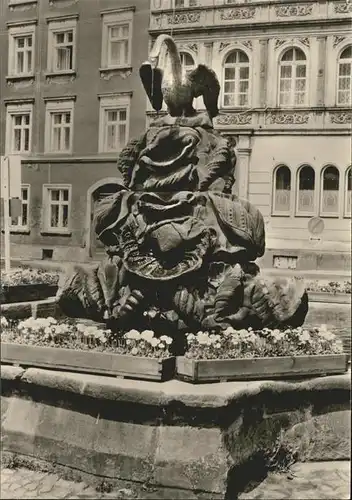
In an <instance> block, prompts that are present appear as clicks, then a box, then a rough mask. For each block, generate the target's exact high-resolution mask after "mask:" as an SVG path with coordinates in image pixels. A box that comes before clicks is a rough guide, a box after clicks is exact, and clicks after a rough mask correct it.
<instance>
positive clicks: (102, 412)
mask: <svg viewBox="0 0 352 500" xmlns="http://www.w3.org/2000/svg"><path fill="white" fill-rule="evenodd" d="M349 384H350V376H349V374H346V375H339V376H330V377H321V378H314V379H309V380H305V381H303V382H302V381H301V382H298V381H291V382H287V381H260V382H259V381H254V382H227V383H218V384H204V385H196V386H194V385H191V384H187V383H185V382H180V381H177V380H173V381H170V382H165V383H154V382H138V384H136V382H135V381H132V380H123V379H113V378H110V377H97V376H90V375H81V374H71V373H60V372H54V371H50V370H39V369H38V370H37V369H34V368H32V369H28V370H26V371H25V372H24V373H23V375H22V378H21V379H20V380H19V381H17V383H16V387H15V391H13V392H12V393H11V386H10V388H8V389H7V393H6V397H5V396H4V397H3V400H4V402H5V405H4V410H3V417H2V439H3V450H4V451H5V452H14V453H24V454H26V455H27V456H30V457H34V458H38V459H42V460H46V461H47V462H52V463H53V462H59V463H60V464H62V465H65V466H67V467H70V468H73V469H75V470H76V471H77V470H78V471H79V470H80V471H83V472H85V473H89V474H96V475H98V476H100V477H105V478H108V479H109V480H114V481H117V480H119V481H130V482H132V483H133V484H135V483H146V484H148V485H150V487H151V488H156V489H157V491H166V489H167V488H171V489H175V491H176V490H177V491H178V490H180V489H181V490H183V491H186V492H193V493H192V494H193V498H201V497H200V496H199V495H198V492H200V491H201V492H203V493H204V494H208V495H210V498H217V497H219V498H224V496H225V495H230V497H229V498H232V497H231V494H234V491H235V490H236V481H237V480H238V479H236V477H237V476H236V474H235V472H236V470H237V469H236V468H237V467H238V466H240V465H241V464H243V463H245V462H246V461H247V460H250V459H251V457H252V456H255V455H256V453H257V452H260V451H261V450H262V449H265V448H268V447H270V446H272V445H273V443H274V442H275V440H276V438H277V436H278V435H279V434H280V433H281V432H282V430H283V429H290V428H291V427H292V426H294V425H295V424H297V423H299V422H302V421H304V420H308V419H311V418H312V416H313V415H314V413H315V412H316V413H322V412H324V411H328V410H329V409H330V408H331V407H335V406H336V405H337V406H338V405H342V406H343V405H344V406H345V407H348V405H349V397H350V391H349ZM45 484H46V483H45ZM43 488H44V489H48V488H49V486H48V485H46V486H45V485H43ZM51 493H52V492H50V494H51ZM43 494H47V493H45V492H43ZM163 494H164V493H163ZM160 495H161V496H160V497H153V496H152V497H151V498H168V497H167V496H166V497H165V496H162V494H161V493H160ZM194 495H195V496H194ZM197 495H198V496H197ZM212 495H213V496H212ZM141 498H143V497H141ZM145 498H148V497H147V496H146V497H145ZM175 498H178V497H177V496H175ZM180 498H181V497H180ZM185 498H192V496H191V495H188V494H187V495H186V496H185Z"/></svg>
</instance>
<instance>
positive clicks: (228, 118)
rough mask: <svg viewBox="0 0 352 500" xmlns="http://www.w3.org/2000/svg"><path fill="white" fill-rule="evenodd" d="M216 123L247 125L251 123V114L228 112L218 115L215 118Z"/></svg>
mask: <svg viewBox="0 0 352 500" xmlns="http://www.w3.org/2000/svg"><path fill="white" fill-rule="evenodd" d="M216 123H217V125H248V124H249V123H252V115H251V114H249V113H231V114H230V113H229V114H224V115H222V114H221V115H219V116H218V117H217V119H216Z"/></svg>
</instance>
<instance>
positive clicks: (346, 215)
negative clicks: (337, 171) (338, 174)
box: [343, 167, 352, 219]
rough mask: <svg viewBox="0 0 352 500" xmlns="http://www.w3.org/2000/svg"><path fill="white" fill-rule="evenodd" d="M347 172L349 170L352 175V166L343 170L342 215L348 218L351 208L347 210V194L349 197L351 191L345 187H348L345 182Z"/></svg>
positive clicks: (351, 193) (351, 194)
mask: <svg viewBox="0 0 352 500" xmlns="http://www.w3.org/2000/svg"><path fill="white" fill-rule="evenodd" d="M348 172H351V175H352V167H348V168H347V170H346V172H345V179H344V204H343V216H344V217H346V218H349V219H350V218H351V210H347V199H348V196H350V197H351V196H352V191H348V189H347V187H348V184H347V177H348ZM350 206H351V205H350Z"/></svg>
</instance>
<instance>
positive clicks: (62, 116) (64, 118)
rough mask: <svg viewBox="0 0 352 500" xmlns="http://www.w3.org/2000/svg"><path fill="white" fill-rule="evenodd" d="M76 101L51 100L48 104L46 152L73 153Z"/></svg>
mask: <svg viewBox="0 0 352 500" xmlns="http://www.w3.org/2000/svg"><path fill="white" fill-rule="evenodd" d="M73 107H74V101H73V100H72V99H70V100H65V99H61V100H57V101H55V100H50V101H47V103H46V127H45V152H46V153H71V151H72V138H73V126H72V124H73Z"/></svg>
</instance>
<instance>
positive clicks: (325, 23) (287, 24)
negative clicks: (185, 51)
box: [148, 4, 351, 36]
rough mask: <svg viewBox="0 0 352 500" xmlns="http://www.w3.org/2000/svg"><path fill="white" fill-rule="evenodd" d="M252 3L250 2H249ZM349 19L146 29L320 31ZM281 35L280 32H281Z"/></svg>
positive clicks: (153, 32) (154, 31)
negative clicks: (311, 29)
mask: <svg viewBox="0 0 352 500" xmlns="http://www.w3.org/2000/svg"><path fill="white" fill-rule="evenodd" d="M251 5H252V4H251ZM350 24H351V20H350V19H348V18H337V19H306V18H303V19H302V18H298V19H293V20H290V21H286V20H275V21H270V22H269V21H265V22H257V23H256V22H253V20H251V21H250V22H248V23H242V24H239V23H236V25H234V24H233V23H231V24H216V25H202V26H194V25H192V26H180V25H176V26H175V25H171V27H170V28H150V29H149V30H148V32H149V34H150V35H151V36H157V35H160V34H161V33H165V34H168V35H171V34H172V35H177V34H184V33H192V36H194V35H195V34H198V33H204V32H206V33H211V32H214V31H225V32H228V31H232V32H233V31H234V30H235V31H236V33H238V32H243V31H247V30H248V31H249V32H251V33H252V34H253V31H255V30H261V29H262V30H272V29H273V28H278V29H279V28H283V27H289V28H301V29H302V26H303V25H304V29H307V28H308V27H309V26H312V27H317V28H318V29H319V30H320V31H321V29H322V28H323V27H325V26H328V27H333V26H338V25H346V26H350ZM281 35H282V34H281Z"/></svg>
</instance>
